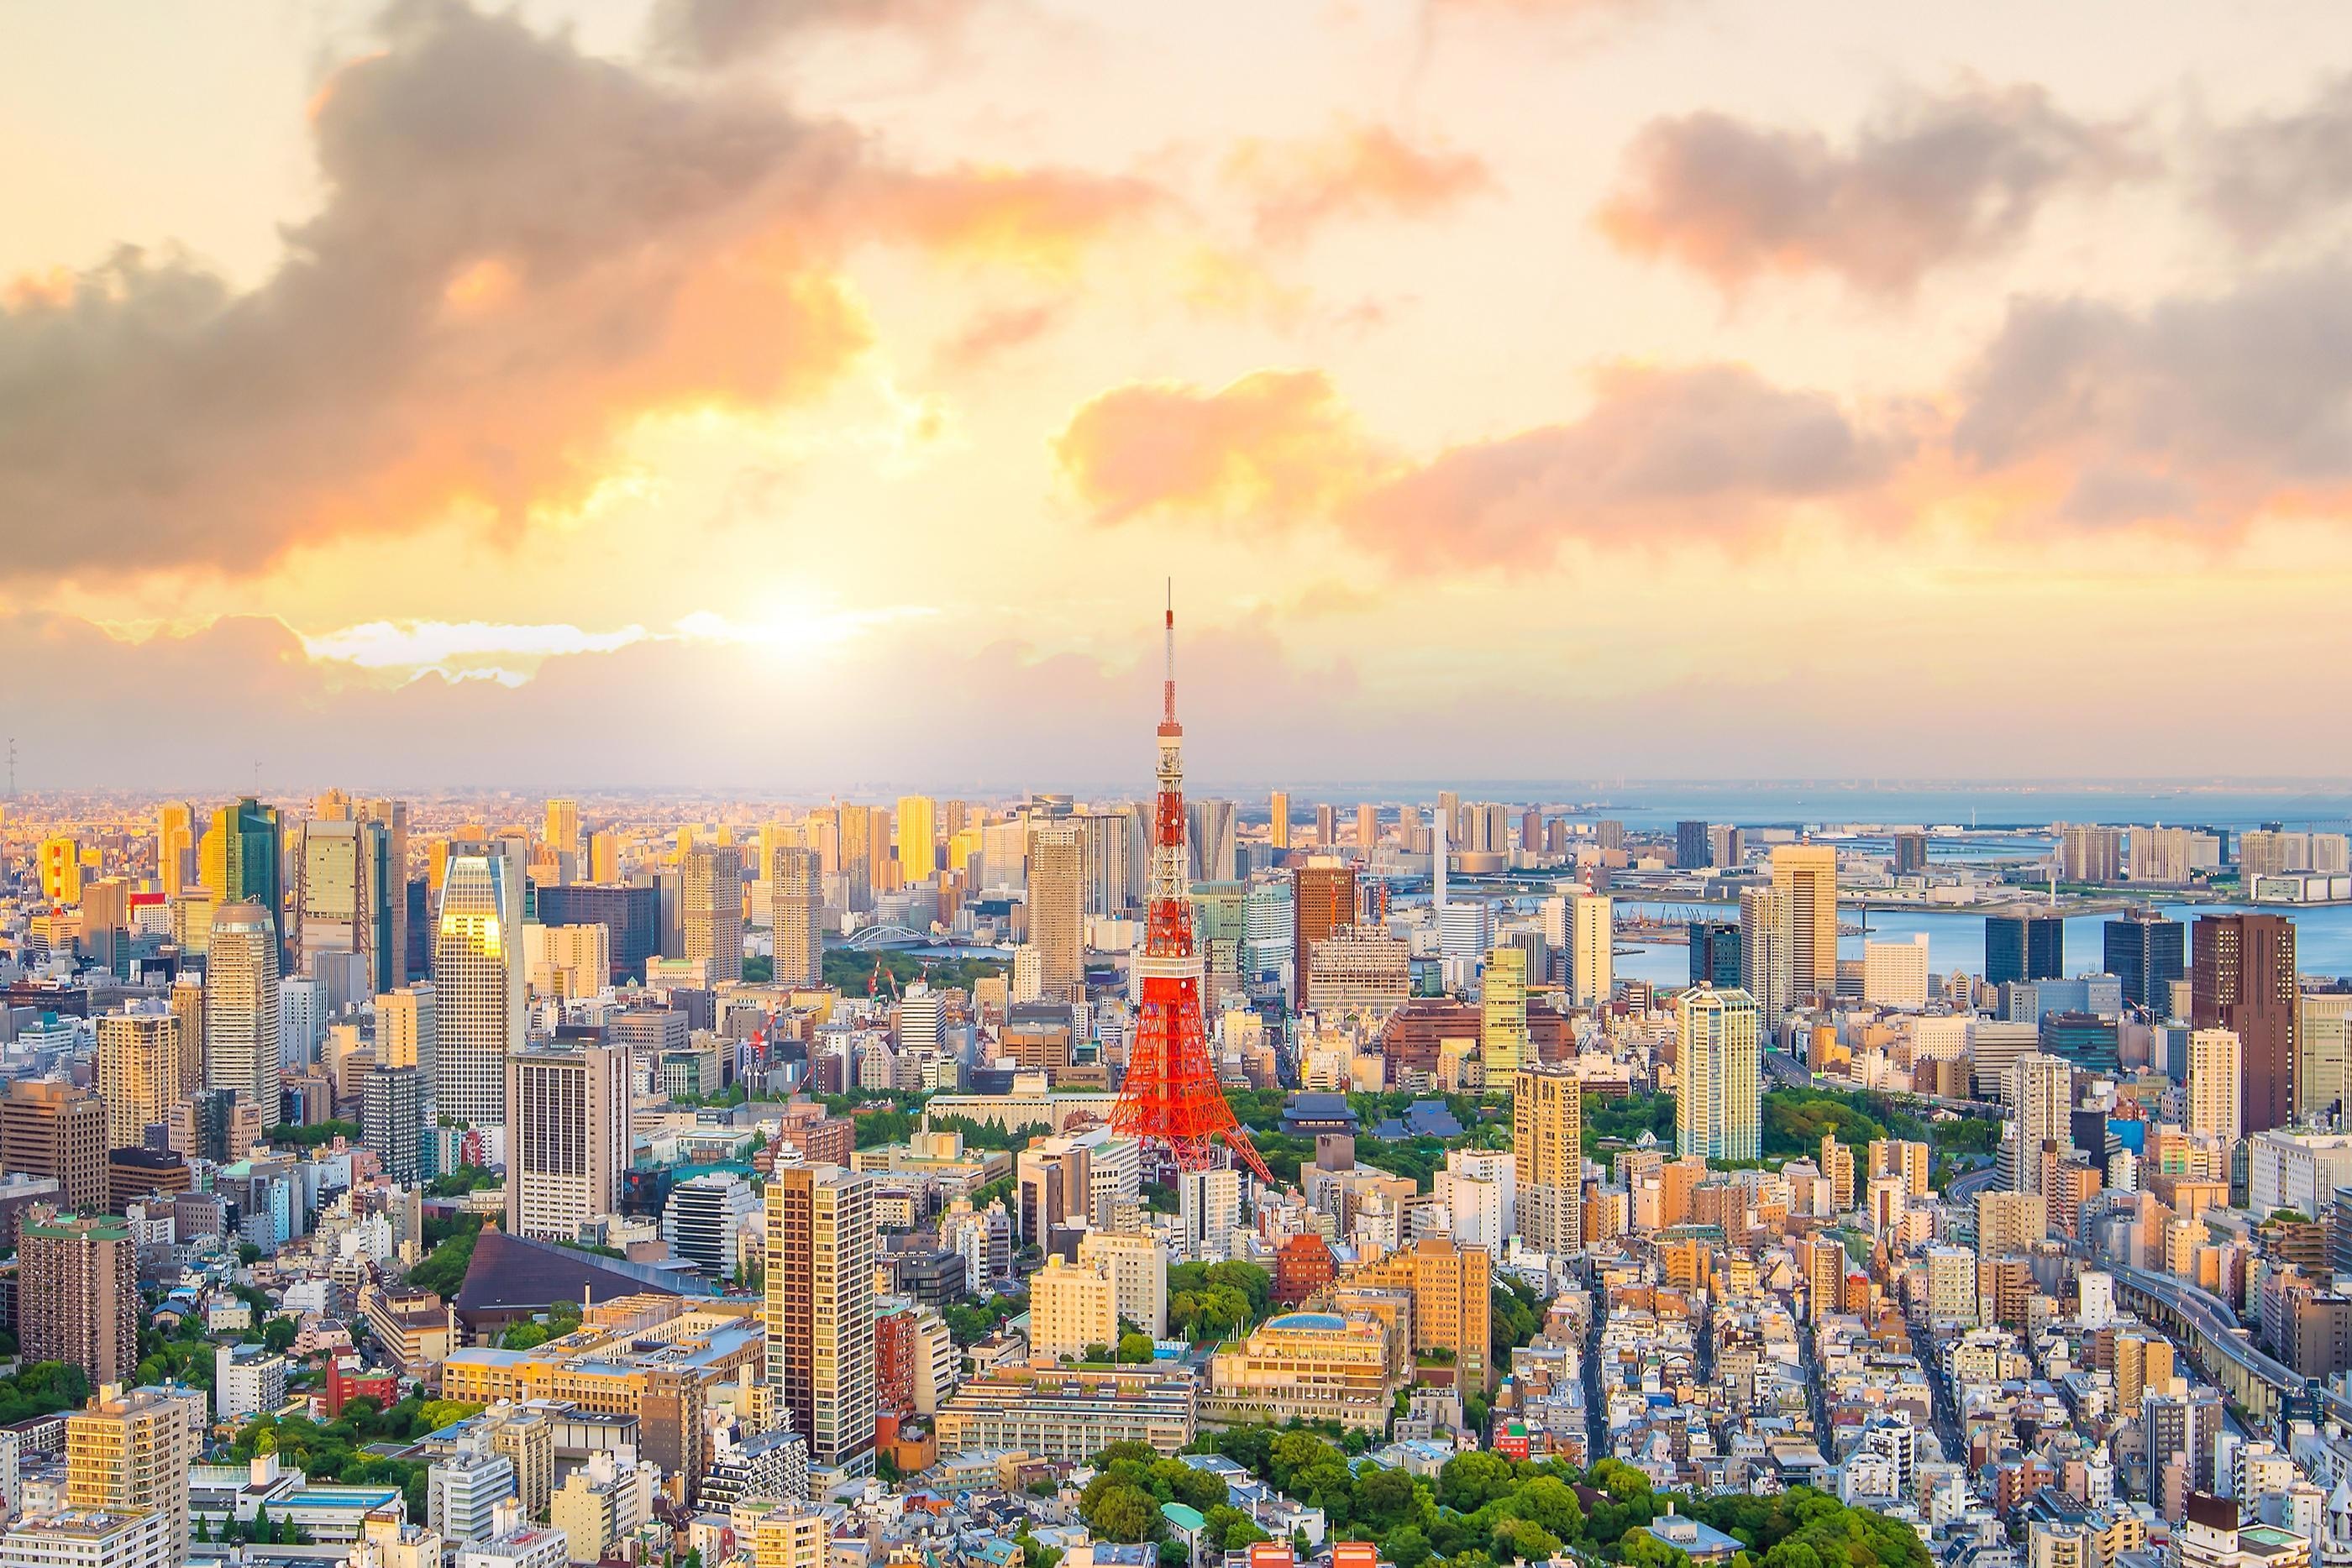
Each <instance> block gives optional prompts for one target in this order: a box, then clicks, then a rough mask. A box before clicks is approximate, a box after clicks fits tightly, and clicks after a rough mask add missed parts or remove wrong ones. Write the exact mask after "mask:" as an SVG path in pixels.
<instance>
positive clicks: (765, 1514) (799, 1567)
mask: <svg viewBox="0 0 2352 1568" xmlns="http://www.w3.org/2000/svg"><path fill="white" fill-rule="evenodd" d="M904 805H905V802H903V801H902V802H900V806H901V809H902V810H903V809H904ZM728 1523H729V1524H730V1526H731V1527H732V1528H733V1530H734V1531H735V1540H736V1543H737V1545H738V1547H739V1548H740V1550H741V1551H742V1552H744V1554H745V1555H746V1556H747V1557H748V1558H749V1559H750V1561H751V1568H825V1563H826V1560H827V1552H828V1550H829V1547H830V1544H831V1534H832V1532H831V1531H830V1529H829V1528H828V1527H827V1525H826V1522H825V1516H824V1511H823V1510H821V1509H819V1508H817V1507H815V1506H814V1505H813V1504H810V1503H805V1502H786V1501H782V1500H778V1499H775V1498H754V1497H747V1498H743V1499H741V1500H738V1501H737V1502H736V1503H735V1505H734V1506H733V1507H732V1508H731V1509H730V1511H729V1513H728Z"/></svg>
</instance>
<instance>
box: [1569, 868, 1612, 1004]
mask: <svg viewBox="0 0 2352 1568" xmlns="http://www.w3.org/2000/svg"><path fill="white" fill-rule="evenodd" d="M1615 922H1616V915H1615V908H1614V905H1613V904H1612V901H1611V900H1610V898H1609V895H1608V894H1601V893H1580V894H1577V895H1576V896H1575V897H1574V898H1571V899H1570V900H1569V901H1568V944H1569V946H1568V975H1569V994H1570V998H1572V999H1573V1000H1574V1001H1575V1003H1576V1005H1577V1006H1579V1007H1580V1008H1597V1007H1599V1006H1601V1004H1602V1003H1604V1002H1606V1001H1607V1000H1608V999H1609V997H1610V993H1611V992H1612V990H1613V989H1614V988H1615V987H1616V984H1617V979H1616V971H1615V966H1616V950H1617V928H1616V923H1615Z"/></svg>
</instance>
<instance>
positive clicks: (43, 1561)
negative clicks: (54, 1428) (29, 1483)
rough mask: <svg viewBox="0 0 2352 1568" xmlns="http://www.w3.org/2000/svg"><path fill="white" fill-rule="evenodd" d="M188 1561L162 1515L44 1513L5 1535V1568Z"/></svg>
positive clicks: (1, 1547)
mask: <svg viewBox="0 0 2352 1568" xmlns="http://www.w3.org/2000/svg"><path fill="white" fill-rule="evenodd" d="M184 1561H185V1554H184V1553H183V1552H181V1551H180V1550H179V1549H178V1543H177V1542H174V1541H173V1539H172V1516H171V1515H170V1514H168V1513H166V1512H164V1511H163V1510H162V1509H134V1510H131V1511H126V1512H122V1513H110V1512H106V1511H102V1510H98V1509H79V1508H61V1509H51V1510H45V1511H41V1512H38V1513H33V1514H27V1515H26V1516H25V1517H24V1518H22V1519H19V1520H17V1521H15V1522H14V1523H12V1524H10V1525H9V1526H8V1528H7V1533H6V1534H5V1535H0V1564H5V1565H6V1568H178V1564H179V1563H182V1562H184Z"/></svg>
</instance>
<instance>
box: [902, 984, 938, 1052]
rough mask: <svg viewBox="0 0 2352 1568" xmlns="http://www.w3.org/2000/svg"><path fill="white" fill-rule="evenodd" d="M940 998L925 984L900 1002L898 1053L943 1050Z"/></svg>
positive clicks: (909, 987) (908, 993) (909, 992)
mask: <svg viewBox="0 0 2352 1568" xmlns="http://www.w3.org/2000/svg"><path fill="white" fill-rule="evenodd" d="M940 1016H941V1015H940V994H939V992H937V991H935V990H933V989H931V988H930V987H929V986H927V985H925V984H924V983H923V982H922V981H920V980H917V981H916V982H915V983H914V984H913V985H911V986H908V988H907V994H906V995H905V996H904V997H902V998H899V1001H898V1051H899V1054H900V1055H902V1056H903V1055H904V1054H906V1053H907V1052H908V1051H932V1052H937V1051H938V1050H939V1049H940Z"/></svg>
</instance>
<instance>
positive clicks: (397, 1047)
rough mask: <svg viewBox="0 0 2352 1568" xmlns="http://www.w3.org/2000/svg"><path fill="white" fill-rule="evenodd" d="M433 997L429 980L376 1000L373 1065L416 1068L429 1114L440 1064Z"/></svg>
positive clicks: (438, 1030)
mask: <svg viewBox="0 0 2352 1568" xmlns="http://www.w3.org/2000/svg"><path fill="white" fill-rule="evenodd" d="M436 996H437V993H436V992H435V990H434V988H433V982H432V981H430V980H419V981H417V982H416V984H415V985H413V986H403V987H401V988H399V989H398V990H396V991H386V992H385V993H383V995H382V996H380V997H378V998H376V999H375V1061H376V1065H377V1066H379V1067H413V1068H415V1069H416V1071H417V1074H418V1076H419V1077H420V1078H421V1079H422V1080H423V1082H422V1084H421V1087H420V1092H422V1093H423V1094H424V1096H425V1109H426V1110H427V1111H428V1112H429V1111H430V1110H431V1109H432V1108H433V1103H434V1102H433V1090H434V1079H435V1076H436V1074H437V1073H438V1072H439V1071H440V1063H441V1049H440V1048H441V1033H440V1024H439V1019H438V1017H437V1015H436Z"/></svg>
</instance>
